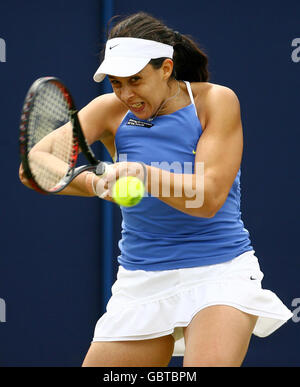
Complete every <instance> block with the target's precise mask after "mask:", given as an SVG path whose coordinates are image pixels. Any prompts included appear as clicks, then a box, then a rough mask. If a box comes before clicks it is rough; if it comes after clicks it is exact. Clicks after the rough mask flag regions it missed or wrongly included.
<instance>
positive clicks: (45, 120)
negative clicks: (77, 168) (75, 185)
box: [28, 82, 78, 191]
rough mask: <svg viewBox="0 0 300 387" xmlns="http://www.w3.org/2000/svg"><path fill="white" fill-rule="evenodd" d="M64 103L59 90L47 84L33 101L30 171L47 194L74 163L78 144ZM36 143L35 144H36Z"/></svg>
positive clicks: (29, 125) (30, 121)
mask: <svg viewBox="0 0 300 387" xmlns="http://www.w3.org/2000/svg"><path fill="white" fill-rule="evenodd" d="M69 121H70V112H69V106H68V103H67V101H66V100H65V98H64V96H63V95H62V93H61V91H60V90H59V88H58V87H57V86H56V85H55V84H52V83H51V82H48V83H46V84H44V85H43V86H42V88H41V89H40V90H39V92H38V95H37V96H36V98H35V99H34V102H33V106H32V109H31V113H30V119H29V123H28V150H29V151H30V150H32V149H33V148H34V147H35V149H33V151H32V152H31V153H29V163H30V169H31V171H32V173H33V175H34V179H35V181H36V182H37V183H38V184H39V185H40V187H41V188H43V189H45V190H47V191H50V190H51V189H52V188H53V187H55V186H56V185H57V184H59V182H60V181H61V179H62V178H63V177H64V176H65V175H66V174H67V172H68V170H69V167H70V166H71V165H72V164H74V160H73V159H74V155H75V157H76V154H77V153H76V152H77V151H76V148H78V146H77V144H76V143H74V141H73V132H72V127H71V125H68V126H65V127H63V128H61V129H59V131H55V132H54V130H55V129H57V128H60V127H62V126H63V125H65V124H66V123H67V122H69ZM37 144H38V145H37Z"/></svg>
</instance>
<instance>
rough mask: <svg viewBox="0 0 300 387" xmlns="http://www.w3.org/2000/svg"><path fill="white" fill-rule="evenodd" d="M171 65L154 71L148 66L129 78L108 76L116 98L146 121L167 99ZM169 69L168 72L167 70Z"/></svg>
mask: <svg viewBox="0 0 300 387" xmlns="http://www.w3.org/2000/svg"><path fill="white" fill-rule="evenodd" d="M170 62H171V65H169V66H168V65H167V66H166V67H167V69H166V68H165V67H164V65H163V66H162V67H161V68H160V69H154V68H153V67H152V65H150V64H148V65H147V66H146V67H144V68H143V70H142V71H140V72H139V73H137V74H135V75H133V76H131V77H114V76H110V75H108V78H109V80H110V83H111V85H112V87H113V90H114V93H115V94H116V96H117V97H118V98H119V99H120V100H121V101H122V102H123V103H124V104H125V105H126V106H127V108H128V109H129V110H131V111H132V112H133V113H134V115H135V116H137V117H138V118H140V119H144V120H145V119H148V118H150V117H152V116H154V115H155V114H156V112H157V111H158V109H159V108H160V106H161V104H162V102H163V101H164V100H165V99H166V98H167V97H168V93H169V89H168V86H167V82H168V79H169V77H170V74H171V72H172V61H170ZM168 67H169V70H168Z"/></svg>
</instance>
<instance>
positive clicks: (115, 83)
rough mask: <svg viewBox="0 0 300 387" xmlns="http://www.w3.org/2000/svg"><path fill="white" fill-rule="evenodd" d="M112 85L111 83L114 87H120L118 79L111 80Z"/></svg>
mask: <svg viewBox="0 0 300 387" xmlns="http://www.w3.org/2000/svg"><path fill="white" fill-rule="evenodd" d="M110 83H111V84H112V85H113V86H119V85H120V81H117V80H116V79H110Z"/></svg>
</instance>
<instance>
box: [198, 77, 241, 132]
mask: <svg viewBox="0 0 300 387" xmlns="http://www.w3.org/2000/svg"><path fill="white" fill-rule="evenodd" d="M191 86H192V91H193V95H194V99H195V105H196V108H197V112H198V116H199V117H200V120H201V123H202V127H203V129H204V128H205V127H206V124H207V122H208V120H209V119H210V117H211V116H213V115H216V114H217V112H218V111H221V110H222V111H223V112H225V111H228V112H230V111H234V112H235V111H236V112H237V113H238V112H239V109H240V103H239V99H238V96H237V94H236V93H235V92H234V90H232V89H230V88H229V87H227V86H223V85H219V84H215V83H210V82H193V83H192V84H191Z"/></svg>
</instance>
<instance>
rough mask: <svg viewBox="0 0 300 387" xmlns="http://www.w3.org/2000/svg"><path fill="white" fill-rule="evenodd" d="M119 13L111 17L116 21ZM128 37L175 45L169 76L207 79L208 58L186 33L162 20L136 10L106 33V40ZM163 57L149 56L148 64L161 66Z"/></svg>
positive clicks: (194, 80) (195, 79) (191, 79)
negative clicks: (178, 30) (151, 57)
mask: <svg viewBox="0 0 300 387" xmlns="http://www.w3.org/2000/svg"><path fill="white" fill-rule="evenodd" d="M116 18H119V16H115V17H113V18H112V19H111V22H113V21H115V19H116ZM120 37H131V38H140V39H148V40H155V41H157V42H161V43H165V44H169V45H170V46H173V48H174V57H173V62H174V69H173V73H172V77H173V78H176V79H178V80H185V81H189V82H206V81H207V80H208V79H209V73H208V70H207V64H208V58H207V56H206V54H205V53H204V52H203V51H202V50H201V49H200V48H199V47H198V46H197V44H196V43H195V42H194V41H193V39H192V38H191V37H190V36H189V35H182V34H180V33H179V32H177V31H173V30H172V29H170V28H168V27H167V26H166V25H165V24H164V23H163V22H162V21H160V20H158V19H156V18H154V17H153V16H151V15H149V14H148V13H145V12H138V13H136V14H133V15H131V16H128V17H125V18H124V19H123V20H121V21H119V22H118V23H117V24H116V25H114V26H113V27H112V29H111V30H110V31H109V33H108V39H113V38H120ZM165 59H166V58H158V59H152V60H151V61H150V64H151V65H152V66H153V67H154V68H156V69H157V68H160V67H161V65H162V63H163V61H164V60H165Z"/></svg>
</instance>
